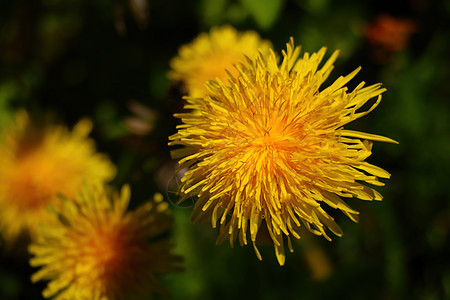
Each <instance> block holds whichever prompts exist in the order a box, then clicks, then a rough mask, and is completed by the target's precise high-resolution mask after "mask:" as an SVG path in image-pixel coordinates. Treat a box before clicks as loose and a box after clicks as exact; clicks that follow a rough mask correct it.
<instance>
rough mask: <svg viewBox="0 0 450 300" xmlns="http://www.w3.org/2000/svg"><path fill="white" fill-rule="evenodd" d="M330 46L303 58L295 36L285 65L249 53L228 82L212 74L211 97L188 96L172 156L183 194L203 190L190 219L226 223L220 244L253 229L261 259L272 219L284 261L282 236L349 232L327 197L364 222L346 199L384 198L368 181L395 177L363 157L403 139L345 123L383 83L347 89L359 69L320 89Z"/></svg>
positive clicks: (361, 110) (378, 96) (244, 236)
mask: <svg viewBox="0 0 450 300" xmlns="http://www.w3.org/2000/svg"><path fill="white" fill-rule="evenodd" d="M325 51H326V50H325V48H322V49H320V51H318V52H317V53H313V54H311V55H309V54H308V53H305V54H304V55H303V57H302V58H299V55H300V48H299V47H294V44H293V40H292V39H291V40H290V42H289V43H288V44H287V49H286V51H283V59H282V62H281V63H280V64H279V63H278V59H277V56H276V55H275V54H274V53H273V51H270V53H269V54H268V55H263V54H262V53H260V54H259V55H258V56H257V57H255V58H253V59H251V58H249V59H247V61H246V62H242V63H241V64H239V65H237V66H236V70H235V74H237V75H233V74H229V77H228V83H225V82H224V81H223V80H221V79H219V78H217V79H215V80H211V81H208V82H207V84H206V86H207V88H208V91H209V92H208V94H206V96H204V97H203V98H195V97H187V98H186V99H187V104H186V105H185V108H186V109H189V110H192V111H191V112H189V111H188V112H185V113H180V114H176V117H178V118H180V119H181V120H182V122H183V124H182V125H179V126H178V127H177V128H178V132H177V133H176V134H174V135H172V136H171V137H170V140H171V142H170V143H169V145H172V146H174V145H181V146H184V147H183V148H181V149H178V150H174V156H175V157H181V158H182V159H181V160H180V161H179V164H180V169H186V168H188V171H186V172H185V173H184V175H183V178H182V180H181V181H182V186H181V189H180V192H181V195H182V196H181V201H183V199H186V198H188V197H192V196H196V197H198V201H197V202H196V204H195V207H194V212H193V215H192V219H193V221H198V220H200V219H205V218H210V219H211V221H212V226H213V227H216V226H217V225H219V226H220V234H219V237H218V243H220V242H222V241H223V240H225V239H229V240H230V242H231V244H233V242H234V240H235V239H237V238H239V242H240V244H241V245H244V244H247V236H248V235H250V239H251V241H252V242H253V245H254V248H255V251H256V254H257V256H258V257H259V258H260V259H261V256H260V254H259V251H258V250H257V248H256V245H255V241H256V237H257V233H258V230H259V228H260V226H265V227H267V229H268V231H269V234H270V236H271V238H272V240H273V243H274V245H275V252H276V255H277V258H278V261H279V263H280V265H283V264H284V262H285V254H284V246H283V244H284V240H285V238H286V239H287V242H288V245H289V249H290V250H291V251H292V245H291V239H290V237H291V236H293V237H295V238H300V227H301V225H304V226H305V227H306V228H308V229H309V230H310V231H311V232H313V233H315V234H317V235H323V236H324V237H325V238H327V239H330V238H329V236H328V234H327V232H326V228H328V229H329V230H331V232H333V233H334V234H336V235H338V236H340V235H342V231H341V229H340V228H339V226H338V225H337V224H336V223H335V221H334V219H333V218H332V217H331V216H330V215H329V214H328V213H327V212H326V211H325V210H324V208H323V205H324V204H326V205H328V206H330V207H332V208H336V209H339V210H341V211H342V212H343V213H344V214H346V215H347V216H348V217H349V218H351V219H352V220H353V221H357V220H358V212H357V211H355V210H353V209H352V208H350V207H349V206H348V205H347V204H346V203H345V202H344V201H343V199H342V197H344V198H352V197H354V198H359V199H362V200H381V199H382V197H381V195H380V194H379V193H378V192H377V191H375V190H373V189H372V188H370V187H367V186H365V185H364V184H362V183H363V182H366V183H369V184H372V185H378V186H381V185H383V183H381V182H380V181H379V178H389V176H390V174H389V173H388V172H386V171H384V170H383V169H381V168H379V167H377V166H374V165H372V164H370V163H368V162H366V161H365V159H366V158H367V157H369V156H370V154H371V149H372V142H371V141H382V142H391V143H395V141H393V140H391V139H389V138H386V137H382V136H378V135H374V134H368V133H363V132H357V131H352V130H346V129H343V126H344V125H346V124H347V123H349V122H351V121H353V120H355V119H358V118H360V117H362V116H364V115H366V114H368V113H369V112H371V111H372V110H373V109H374V108H375V107H376V106H377V105H378V104H379V103H380V100H381V93H383V92H384V91H385V89H384V88H381V85H380V84H375V85H370V86H365V83H364V82H362V83H360V84H359V85H358V86H357V87H356V88H355V89H354V90H353V91H348V89H347V88H346V87H345V84H346V83H348V82H349V81H350V80H351V79H352V78H353V77H354V76H355V75H356V74H357V73H358V71H359V68H358V69H356V70H355V71H353V72H352V73H350V74H349V75H347V76H343V77H342V76H341V77H339V78H338V79H337V80H336V81H335V82H334V83H332V84H331V85H330V86H328V87H326V88H321V85H322V84H323V82H324V81H325V80H326V79H327V78H328V76H329V74H330V72H331V71H332V69H333V63H334V61H335V60H336V58H337V56H338V52H334V53H333V54H332V55H331V57H330V58H329V59H328V60H327V61H326V62H325V63H323V64H321V62H322V60H323V58H324V56H325ZM372 98H375V99H376V100H375V101H374V102H371V104H370V105H369V106H368V107H369V108H368V109H364V108H366V107H367V105H366V106H365V104H368V103H369V102H368V101H369V100H370V99H372ZM284 237H285V238H284Z"/></svg>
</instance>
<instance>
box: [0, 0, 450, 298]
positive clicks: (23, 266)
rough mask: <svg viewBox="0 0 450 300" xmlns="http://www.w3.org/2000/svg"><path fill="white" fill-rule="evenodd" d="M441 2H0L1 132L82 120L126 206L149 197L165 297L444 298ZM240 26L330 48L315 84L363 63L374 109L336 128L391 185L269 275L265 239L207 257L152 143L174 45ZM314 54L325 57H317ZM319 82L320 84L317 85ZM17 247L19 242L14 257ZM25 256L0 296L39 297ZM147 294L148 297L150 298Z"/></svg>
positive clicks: (0, 283)
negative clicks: (39, 119) (157, 199)
mask: <svg viewBox="0 0 450 300" xmlns="http://www.w3.org/2000/svg"><path fill="white" fill-rule="evenodd" d="M449 16H450V1H446V0H441V1H426V0H409V1H406V0H405V1H387V0H384V1H366V2H362V1H357V0H345V1H331V0H195V1H175V0H164V1H163V0H128V1H126V0H111V1H106V0H97V1H91V0H64V1H63V0H42V1H32V0H28V1H27V0H16V1H1V2H0V124H1V122H2V121H3V120H5V119H6V118H7V117H8V116H10V115H11V113H12V112H13V111H14V110H15V109H16V108H26V109H27V110H28V111H30V113H31V114H32V115H34V114H39V113H41V112H48V111H51V112H53V113H54V114H56V115H57V116H58V118H59V119H60V120H61V121H63V122H65V123H66V124H68V125H69V126H71V125H73V124H75V122H76V121H78V120H79V119H80V118H82V117H90V118H92V119H93V120H94V121H95V128H94V131H93V133H92V136H93V138H94V139H95V140H96V143H97V148H98V150H99V151H101V152H105V153H107V154H108V155H109V156H110V157H111V159H112V160H113V162H114V163H115V164H116V165H117V166H118V170H119V172H118V175H117V177H116V179H115V180H114V182H113V184H114V185H116V186H121V185H122V184H124V183H130V184H131V186H132V197H133V199H132V206H136V205H138V204H139V203H141V202H142V201H145V200H147V199H149V198H151V197H152V195H153V194H154V193H155V192H161V193H162V194H163V195H164V196H165V198H166V199H167V200H168V201H170V203H171V209H172V212H173V215H174V217H175V223H174V227H173V229H172V231H171V233H170V236H171V238H172V240H173V242H174V244H175V245H176V251H175V252H177V253H178V254H181V255H183V256H184V257H185V261H184V266H185V269H186V270H185V271H184V272H181V273H177V274H173V275H167V276H161V277H159V278H160V279H161V280H162V281H163V284H164V285H165V286H166V287H167V289H168V290H170V292H171V293H172V295H173V299H241V298H242V299H329V298H336V299H450V262H449V253H450V243H449V230H450V210H449V196H448V194H449V193H448V184H449V178H450V176H449V175H448V173H449V171H450V121H449V119H450V115H449V106H450V104H449V101H450V84H449V81H450V55H449V53H450V35H449V32H450V18H449ZM221 24H231V25H233V26H235V27H236V28H238V29H239V30H255V31H257V32H258V33H259V34H260V35H261V36H262V37H263V38H265V39H269V40H271V41H272V43H273V45H274V47H275V49H276V50H277V52H278V53H279V51H280V50H281V49H283V48H284V47H285V43H286V42H287V41H288V39H289V37H290V36H293V37H294V39H295V42H296V44H300V45H302V46H303V50H306V51H316V50H318V49H319V48H320V47H322V46H326V47H328V49H329V54H330V53H331V52H332V51H333V50H335V49H341V55H340V58H339V59H338V61H337V63H336V68H335V70H334V71H333V73H332V75H331V78H330V80H328V81H327V83H330V82H332V80H333V79H335V78H337V77H338V76H339V75H343V74H346V73H349V72H351V71H352V70H353V69H354V68H356V67H357V66H360V65H361V66H362V67H363V69H362V71H361V72H360V74H359V75H358V76H357V77H356V79H354V80H353V82H351V83H350V87H353V86H356V84H357V83H359V82H360V81H362V80H364V81H366V82H367V83H369V84H372V83H376V82H382V83H383V84H384V87H386V88H387V89H388V91H387V92H386V93H385V94H384V95H383V101H382V103H381V105H380V106H379V107H378V108H377V109H376V110H375V111H374V112H372V113H371V114H370V115H369V116H367V117H365V118H363V119H362V120H358V121H357V122H354V124H350V126H349V128H353V129H358V130H362V131H366V132H371V133H376V134H381V135H385V136H388V137H391V138H393V139H395V140H397V141H399V143H400V144H399V145H392V144H382V143H375V145H374V151H373V152H374V154H373V156H372V157H371V158H369V161H370V162H372V163H374V164H376V165H379V166H381V167H383V168H385V169H386V170H388V171H389V172H391V174H392V178H391V179H390V180H388V181H387V182H386V187H383V188H380V189H378V190H379V191H380V192H381V193H382V194H383V195H384V200H383V201H382V202H373V203H368V202H364V201H360V200H349V201H348V203H349V204H350V205H351V206H352V207H353V208H355V209H357V210H359V211H360V217H361V220H360V223H359V224H355V223H352V222H351V221H350V220H348V219H347V218H346V217H345V216H344V215H343V214H342V215H341V214H339V213H336V216H335V217H336V218H337V222H338V223H339V224H340V225H341V227H342V228H343V230H344V236H343V237H342V238H335V239H334V241H333V242H331V243H330V242H327V241H326V240H325V239H323V238H321V237H315V236H311V235H308V234H306V233H305V235H304V238H302V239H301V240H300V241H298V242H295V244H294V249H295V252H294V253H288V254H287V260H286V265H285V266H284V267H280V266H279V265H278V263H277V261H276V258H275V254H274V251H273V247H272V246H271V245H270V244H269V243H268V244H267V245H262V246H261V247H260V250H261V252H262V255H263V261H262V262H260V261H258V260H257V258H256V256H255V254H254V252H253V249H252V247H251V246H247V247H240V246H238V245H235V247H234V249H231V248H230V247H229V245H228V244H226V243H225V244H223V245H221V246H215V238H216V234H217V232H215V231H214V230H213V229H211V228H210V224H197V225H192V224H190V221H189V214H190V212H191V206H192V203H188V202H185V203H183V204H182V205H176V204H174V202H175V201H176V197H175V191H176V185H177V179H173V177H172V174H173V170H174V168H175V167H176V162H174V161H172V160H171V159H170V155H169V148H168V146H167V142H168V140H167V137H168V136H169V135H170V134H173V133H174V132H175V126H176V124H177V122H178V121H177V120H176V119H175V118H173V117H172V114H173V113H175V112H178V111H181V110H182V100H181V94H180V89H179V86H178V85H177V84H171V83H170V81H169V80H168V79H167V76H166V75H167V72H168V70H169V61H170V59H171V58H172V57H173V56H175V55H176V54H177V50H178V47H179V46H181V45H182V44H185V43H187V42H190V41H192V39H193V38H195V36H196V35H198V34H199V33H200V32H203V31H208V30H209V28H210V27H211V26H215V25H221ZM329 54H328V55H329ZM325 86H326V84H325ZM17 247H19V246H17ZM32 272H33V270H32V269H31V268H29V267H28V265H27V258H26V255H25V254H23V251H20V250H18V249H9V250H8V249H3V248H2V249H1V254H0V299H41V296H40V292H41V290H42V288H43V286H44V285H45V283H39V284H36V285H32V284H31V283H30V279H29V277H30V274H31V273H32ZM157 298H158V297H157Z"/></svg>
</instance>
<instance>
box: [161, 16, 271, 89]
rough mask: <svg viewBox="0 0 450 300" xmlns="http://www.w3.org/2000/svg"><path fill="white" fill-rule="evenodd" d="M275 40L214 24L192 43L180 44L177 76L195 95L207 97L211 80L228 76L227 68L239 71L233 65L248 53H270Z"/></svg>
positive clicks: (174, 72)
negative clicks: (272, 41) (207, 86)
mask: <svg viewBox="0 0 450 300" xmlns="http://www.w3.org/2000/svg"><path fill="white" fill-rule="evenodd" d="M270 47H271V43H270V42H268V41H265V40H261V38H260V37H259V35H258V34H257V33H256V32H254V31H246V32H242V33H240V32H238V31H237V30H236V29H234V28H233V27H231V26H227V25H225V26H222V27H215V28H212V29H211V31H210V33H209V34H207V33H202V34H200V35H199V36H198V37H197V38H196V39H195V40H194V41H193V42H192V43H190V44H187V45H184V46H182V47H181V48H180V51H179V54H178V56H176V57H175V58H174V59H172V61H171V63H170V65H171V67H172V71H171V72H170V74H169V76H170V78H171V79H173V80H178V81H182V82H183V83H184V85H185V88H186V89H187V92H188V94H189V95H190V96H192V97H203V96H205V95H206V94H207V93H208V90H207V88H206V86H205V83H206V81H207V80H211V79H215V78H220V79H221V80H226V78H227V71H228V72H231V73H232V74H234V75H237V72H236V69H235V68H234V67H233V65H234V64H237V63H239V62H241V61H243V60H245V57H246V56H247V57H250V58H254V57H256V56H257V55H258V50H259V51H261V52H262V53H268V51H269V49H270Z"/></svg>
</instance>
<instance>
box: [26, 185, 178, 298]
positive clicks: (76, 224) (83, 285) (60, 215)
mask: <svg viewBox="0 0 450 300" xmlns="http://www.w3.org/2000/svg"><path fill="white" fill-rule="evenodd" d="M129 200H130V189H129V187H128V186H124V187H123V188H122V190H121V192H120V195H119V194H118V193H117V192H114V191H111V190H107V189H106V188H105V187H101V186H89V187H86V188H84V189H83V190H82V193H80V194H79V195H78V196H77V197H76V199H74V200H73V201H67V199H63V204H62V205H61V207H60V208H59V209H58V208H54V209H53V213H54V215H53V216H54V217H56V218H54V219H53V223H49V224H48V225H46V226H41V227H40V231H39V232H38V239H37V241H36V242H34V243H33V244H31V245H30V247H29V251H30V253H31V254H32V255H34V257H33V258H31V260H30V264H31V265H32V266H34V267H37V266H41V269H40V270H39V271H37V272H36V273H35V274H34V275H33V276H32V277H31V279H32V281H33V282H36V281H39V280H50V282H49V284H48V285H47V288H46V289H45V290H44V291H43V293H42V295H43V296H44V297H45V298H52V299H55V300H56V299H85V300H100V299H101V300H110V299H116V300H120V299H148V297H151V296H152V293H153V292H154V291H156V292H159V293H162V294H167V292H166V291H165V290H164V288H163V287H162V286H161V285H160V283H159V282H158V281H157V280H156V278H155V274H163V273H168V272H172V271H175V270H178V266H177V265H176V264H177V263H178V262H179V259H180V258H179V257H178V256H175V255H172V254H171V253H170V252H169V250H170V247H171V245H170V244H169V242H168V241H166V240H161V239H160V240H158V241H153V242H152V241H151V239H152V238H153V239H155V238H157V237H158V236H160V235H161V234H163V233H164V231H166V230H167V229H168V227H169V226H170V225H171V221H172V219H171V218H170V216H169V215H168V214H167V212H168V211H167V209H168V205H167V203H166V202H164V201H163V198H162V196H161V195H160V194H157V195H156V196H155V197H154V201H153V202H147V203H146V204H144V205H142V206H140V207H138V208H137V209H136V210H134V211H131V212H127V211H126V210H127V207H128V203H129Z"/></svg>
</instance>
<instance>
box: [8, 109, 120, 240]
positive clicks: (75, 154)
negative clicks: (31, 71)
mask: <svg viewBox="0 0 450 300" xmlns="http://www.w3.org/2000/svg"><path fill="white" fill-rule="evenodd" d="M91 128H92V124H91V122H90V121H88V120H82V121H80V122H79V123H78V124H76V125H75V127H74V128H73V130H72V131H71V132H69V131H68V129H67V128H66V127H64V126H57V125H46V126H38V125H37V124H34V123H32V122H31V121H30V119H29V116H28V114H27V113H26V112H25V111H20V112H18V113H17V114H16V115H15V117H14V121H13V122H11V124H10V125H9V126H5V127H4V128H3V132H2V135H1V136H0V232H1V234H2V235H3V237H4V239H5V241H7V242H12V241H14V240H15V239H16V238H17V237H18V235H19V234H20V233H22V232H25V233H30V234H31V236H32V237H33V236H34V234H35V228H36V225H37V224H39V223H42V222H46V220H47V219H48V213H47V211H46V209H45V207H46V205H47V204H51V203H53V204H55V203H57V202H58V201H59V200H58V198H57V194H58V193H62V194H65V195H67V196H69V197H70V196H73V195H75V194H76V192H77V191H78V189H79V188H80V186H81V184H82V183H83V182H84V181H89V182H106V181H109V180H110V179H112V177H113V176H114V175H115V167H114V165H113V164H112V163H111V162H110V160H109V159H108V158H107V157H106V156H105V155H102V154H98V153H96V152H95V146H94V143H93V141H92V140H91V139H89V138H88V134H89V132H90V131H91Z"/></svg>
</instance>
